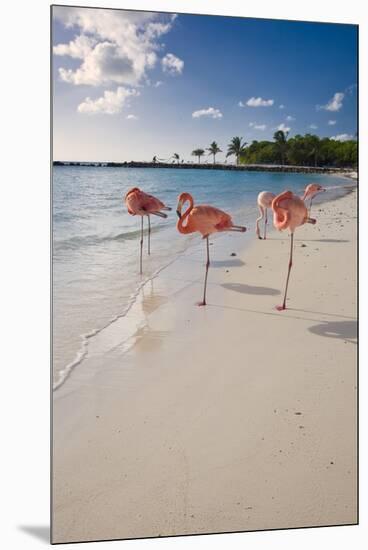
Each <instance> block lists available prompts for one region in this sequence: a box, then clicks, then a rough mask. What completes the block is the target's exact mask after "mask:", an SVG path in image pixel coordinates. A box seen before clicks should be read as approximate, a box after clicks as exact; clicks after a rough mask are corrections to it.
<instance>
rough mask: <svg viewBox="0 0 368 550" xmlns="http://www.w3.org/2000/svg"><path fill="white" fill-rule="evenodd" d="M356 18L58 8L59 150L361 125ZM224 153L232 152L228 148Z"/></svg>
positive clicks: (341, 133) (336, 131) (114, 150)
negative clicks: (336, 20) (334, 20)
mask: <svg viewBox="0 0 368 550" xmlns="http://www.w3.org/2000/svg"><path fill="white" fill-rule="evenodd" d="M356 34H357V30H356V27H355V26H352V25H341V24H336V25H335V24H323V23H302V22H291V21H290V22H289V21H271V20H259V19H258V20H256V19H244V18H229V17H214V16H198V15H196V16H193V15H180V14H179V15H176V16H175V15H174V16H172V15H170V14H154V13H152V14H150V13H145V12H126V11H120V10H119V11H114V10H96V9H87V8H70V7H54V9H53V52H54V54H53V69H54V71H53V74H54V83H53V84H54V159H55V160H96V161H104V160H112V161H121V160H132V159H134V160H151V158H152V157H153V155H157V156H158V157H159V158H163V159H166V158H169V157H170V156H171V155H172V154H173V153H174V152H177V153H179V154H180V156H181V158H184V159H185V160H194V159H193V157H191V151H192V150H193V149H195V148H198V147H202V148H204V149H205V148H206V147H208V146H209V144H210V143H211V142H212V141H213V140H216V141H217V142H218V144H219V145H220V147H221V149H222V150H223V151H224V153H225V152H226V146H227V143H228V142H229V140H230V139H231V137H233V136H235V135H239V136H243V138H244V139H245V140H246V141H247V142H248V143H249V142H251V141H252V140H254V139H257V140H263V139H272V136H273V133H274V132H275V131H276V129H278V128H281V129H289V130H288V131H289V135H290V136H293V135H295V134H298V133H299V134H305V133H307V132H310V133H315V134H317V135H319V136H328V137H335V138H336V139H340V140H344V139H347V138H348V137H349V136H354V134H355V132H356V108H357V105H356V94H357V89H356V83H357V51H356V41H357V40H356V38H357V37H356ZM224 153H222V154H219V155H218V160H219V161H221V160H224V158H225V154H224Z"/></svg>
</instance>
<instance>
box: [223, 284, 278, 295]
mask: <svg viewBox="0 0 368 550" xmlns="http://www.w3.org/2000/svg"><path fill="white" fill-rule="evenodd" d="M221 286H222V287H223V288H226V289H227V290H232V291H234V292H240V293H241V294H253V295H259V296H262V295H263V296H276V295H277V294H280V291H279V290H277V289H276V288H269V287H267V286H252V285H245V284H242V283H224V284H223V285H221Z"/></svg>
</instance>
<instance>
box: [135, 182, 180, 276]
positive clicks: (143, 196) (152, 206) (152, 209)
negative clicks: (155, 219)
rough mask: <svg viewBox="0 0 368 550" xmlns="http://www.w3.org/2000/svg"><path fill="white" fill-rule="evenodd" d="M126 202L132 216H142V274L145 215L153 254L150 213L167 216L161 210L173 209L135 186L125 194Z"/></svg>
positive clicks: (140, 264) (149, 244)
mask: <svg viewBox="0 0 368 550" xmlns="http://www.w3.org/2000/svg"><path fill="white" fill-rule="evenodd" d="M125 204H126V206H127V208H128V212H129V214H131V215H132V216H136V215H138V216H141V240H140V247H141V253H140V262H139V266H140V269H139V272H140V274H142V251H143V216H147V218H148V254H151V219H150V215H151V214H153V215H154V216H160V217H161V218H167V214H164V212H161V210H171V208H170V207H169V206H165V204H164V203H163V202H161V201H160V200H159V199H157V198H156V197H154V196H152V195H148V194H147V193H145V192H144V191H141V190H140V189H139V188H138V187H133V188H132V189H130V190H129V191H128V192H127V194H126V195H125Z"/></svg>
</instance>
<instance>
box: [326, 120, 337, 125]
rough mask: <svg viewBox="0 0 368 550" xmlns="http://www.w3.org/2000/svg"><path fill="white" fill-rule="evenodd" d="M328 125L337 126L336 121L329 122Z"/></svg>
mask: <svg viewBox="0 0 368 550" xmlns="http://www.w3.org/2000/svg"><path fill="white" fill-rule="evenodd" d="M327 124H328V125H329V126H335V124H336V120H329V121H328V122H327Z"/></svg>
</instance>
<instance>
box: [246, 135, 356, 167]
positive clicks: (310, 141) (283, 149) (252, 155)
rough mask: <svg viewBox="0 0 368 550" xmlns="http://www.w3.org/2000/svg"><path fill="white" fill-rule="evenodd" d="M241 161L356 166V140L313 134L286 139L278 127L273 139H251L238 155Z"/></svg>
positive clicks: (248, 162) (249, 162)
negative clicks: (336, 138) (335, 138)
mask: <svg viewBox="0 0 368 550" xmlns="http://www.w3.org/2000/svg"><path fill="white" fill-rule="evenodd" d="M240 162H241V163H243V164H291V165H297V166H335V167H341V168H342V167H356V165H357V162H358V144H357V141H356V140H348V141H337V140H334V139H330V138H327V137H325V138H320V137H318V136H316V135H314V134H306V135H304V136H301V135H299V134H298V135H296V136H294V137H292V138H290V139H287V134H286V133H285V132H282V131H281V130H280V131H278V132H276V133H275V134H274V141H252V143H251V144H249V145H248V147H246V148H245V150H244V151H243V152H242V154H241V155H240Z"/></svg>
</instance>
